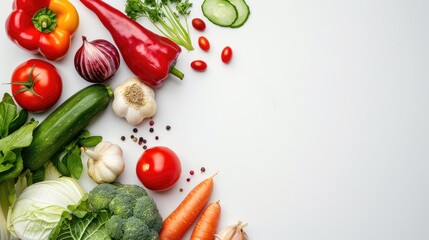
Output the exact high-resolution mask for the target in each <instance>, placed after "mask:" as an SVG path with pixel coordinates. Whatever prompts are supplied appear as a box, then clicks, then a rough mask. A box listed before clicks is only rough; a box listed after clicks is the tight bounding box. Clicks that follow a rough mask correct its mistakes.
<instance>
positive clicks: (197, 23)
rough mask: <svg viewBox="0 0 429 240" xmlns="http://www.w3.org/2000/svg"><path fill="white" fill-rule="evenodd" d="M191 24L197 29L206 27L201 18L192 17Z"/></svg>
mask: <svg viewBox="0 0 429 240" xmlns="http://www.w3.org/2000/svg"><path fill="white" fill-rule="evenodd" d="M192 26H193V27H194V28H195V29H196V30H198V31H204V29H206V23H205V22H204V21H203V20H202V19H201V18H194V19H192Z"/></svg>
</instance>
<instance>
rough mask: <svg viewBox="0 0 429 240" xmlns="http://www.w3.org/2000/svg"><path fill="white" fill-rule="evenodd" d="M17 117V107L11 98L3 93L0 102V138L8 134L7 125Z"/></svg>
mask: <svg viewBox="0 0 429 240" xmlns="http://www.w3.org/2000/svg"><path fill="white" fill-rule="evenodd" d="M17 116H18V115H17V107H16V105H15V103H14V102H13V99H12V97H11V96H10V95H9V94H8V93H5V94H4V95H3V99H2V101H1V102H0V138H4V137H6V136H7V135H8V134H9V125H10V123H11V122H13V120H14V119H15V118H16V117H17Z"/></svg>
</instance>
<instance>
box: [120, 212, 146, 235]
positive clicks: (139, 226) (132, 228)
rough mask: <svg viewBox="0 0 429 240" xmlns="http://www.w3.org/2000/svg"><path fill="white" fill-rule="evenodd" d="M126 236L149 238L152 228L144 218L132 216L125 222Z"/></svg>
mask: <svg viewBox="0 0 429 240" xmlns="http://www.w3.org/2000/svg"><path fill="white" fill-rule="evenodd" d="M123 229H124V236H123V239H126V240H142V239H147V237H148V236H149V234H150V233H151V229H150V228H149V227H148V226H147V225H146V223H144V222H143V221H142V220H140V219H138V218H136V217H130V218H128V219H127V220H126V221H125V224H124V228H123Z"/></svg>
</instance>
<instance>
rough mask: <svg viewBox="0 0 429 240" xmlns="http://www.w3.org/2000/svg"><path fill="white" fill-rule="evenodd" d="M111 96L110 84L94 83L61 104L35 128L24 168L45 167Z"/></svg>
mask: <svg viewBox="0 0 429 240" xmlns="http://www.w3.org/2000/svg"><path fill="white" fill-rule="evenodd" d="M111 96H112V90H111V89H110V87H109V86H105V85H101V84H94V85H91V86H88V87H86V88H84V89H82V90H80V91H79V92H77V93H75V94H74V95H73V96H71V97H70V98H69V99H67V101H65V102H64V103H62V104H61V106H59V107H58V108H57V109H55V111H53V112H52V113H51V114H50V115H49V116H48V117H47V118H46V119H45V120H43V121H42V122H41V123H40V124H39V126H37V128H36V129H35V130H34V139H33V141H32V142H31V144H30V146H29V147H27V148H25V149H24V150H23V152H22V156H23V159H24V165H25V167H26V168H29V169H30V170H32V171H34V170H37V169H39V168H41V167H43V165H44V164H45V163H47V162H48V161H49V160H50V159H51V158H52V157H54V155H55V154H57V153H58V152H59V151H60V150H61V149H62V148H63V147H64V146H66V145H67V144H69V143H70V142H71V141H72V140H73V139H74V138H75V137H76V136H77V135H78V134H79V133H80V132H81V131H82V130H83V129H84V128H85V127H86V126H87V125H88V124H89V123H90V122H91V121H92V120H93V119H95V118H96V117H97V116H98V115H99V114H100V113H101V112H103V111H104V110H105V109H106V108H107V106H108V105H109V102H110V98H111ZM78 150H79V148H78ZM79 151H80V150H79Z"/></svg>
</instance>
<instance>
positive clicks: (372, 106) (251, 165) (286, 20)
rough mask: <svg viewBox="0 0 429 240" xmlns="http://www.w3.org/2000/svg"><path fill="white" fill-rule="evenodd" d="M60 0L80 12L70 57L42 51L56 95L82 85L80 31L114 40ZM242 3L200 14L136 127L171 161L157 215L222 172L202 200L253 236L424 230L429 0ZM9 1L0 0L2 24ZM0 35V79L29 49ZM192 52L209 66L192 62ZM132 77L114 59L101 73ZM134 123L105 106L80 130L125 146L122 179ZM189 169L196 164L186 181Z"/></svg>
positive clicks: (307, 239) (130, 178)
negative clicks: (175, 174)
mask: <svg viewBox="0 0 429 240" xmlns="http://www.w3.org/2000/svg"><path fill="white" fill-rule="evenodd" d="M71 2H72V3H73V4H74V5H75V7H76V8H77V9H78V11H79V14H80V19H81V22H80V27H79V30H78V32H77V33H76V36H75V38H74V39H73V43H72V46H71V49H70V52H69V54H68V56H67V57H66V58H65V59H64V60H62V61H59V62H53V63H54V64H55V66H57V68H58V70H59V71H60V73H61V75H62V76H63V83H64V92H63V95H62V97H61V99H60V101H61V102H62V101H64V100H65V99H66V98H68V97H69V96H71V95H72V94H73V93H74V92H76V91H78V90H79V89H81V88H83V87H85V86H88V85H89V83H88V82H86V81H84V80H83V79H81V78H80V77H79V76H78V74H77V73H76V71H75V69H74V66H73V57H74V53H75V52H76V50H77V49H78V48H79V47H80V44H81V36H82V35H85V36H86V37H87V38H88V39H89V40H94V39H97V38H104V39H107V40H110V41H111V40H112V39H111V37H110V35H109V34H108V32H107V31H106V30H105V29H104V27H103V26H102V25H101V23H100V22H99V20H98V19H97V18H96V17H95V15H94V14H92V13H91V12H90V11H89V10H87V9H86V8H85V7H84V6H83V5H82V4H81V3H80V2H79V1H77V0H71ZM106 2H108V3H110V4H112V5H113V6H115V7H117V8H120V9H121V10H123V9H124V6H125V1H117V0H116V1H113V0H106ZM193 2H194V8H193V9H192V15H191V17H203V16H202V13H201V10H200V5H201V1H193ZM248 4H249V5H250V8H251V12H252V13H251V16H250V18H249V20H248V22H247V23H246V24H245V25H244V26H243V27H242V28H239V29H228V28H221V27H217V26H215V25H213V24H211V23H209V22H208V21H206V23H207V29H206V31H205V32H203V33H200V32H197V31H195V30H194V29H191V36H192V39H193V42H194V46H195V47H196V49H195V50H194V51H192V52H187V51H186V50H184V51H183V52H182V54H181V55H180V57H179V59H178V63H177V68H179V69H181V70H182V71H183V72H184V73H185V75H186V76H185V79H184V80H183V81H180V80H178V79H176V78H174V77H170V78H168V79H167V81H166V83H165V84H164V86H163V87H162V88H160V89H158V90H156V94H157V102H158V107H159V108H158V112H157V114H156V116H155V117H154V121H155V133H154V134H150V133H149V132H148V128H149V127H148V126H149V125H148V121H145V122H143V123H142V124H141V125H139V126H138V128H139V133H138V135H142V136H145V137H147V138H148V139H149V140H148V141H149V142H148V146H149V147H151V146H155V145H165V146H168V147H170V148H172V149H173V150H174V151H175V152H176V153H177V154H178V155H179V156H180V158H181V161H182V166H183V173H182V177H181V178H180V180H179V182H178V183H177V185H176V186H175V187H174V188H172V189H171V190H169V191H167V192H163V193H155V192H150V194H151V195H152V196H153V197H154V199H155V200H156V202H157V204H158V207H159V209H160V211H161V213H162V215H163V216H164V217H165V216H167V215H168V214H169V213H170V212H171V211H172V210H173V209H174V208H175V207H176V206H177V205H178V204H179V202H180V201H181V200H182V199H183V198H184V196H185V195H186V193H187V192H189V191H190V189H191V188H192V187H193V186H195V185H196V184H197V183H198V182H199V181H200V180H202V179H204V178H205V177H208V176H210V175H211V174H213V173H215V172H219V174H218V175H217V176H216V178H215V187H214V192H213V195H212V197H211V200H210V201H216V200H220V203H221V205H222V211H223V212H222V217H221V222H220V226H219V227H220V228H222V227H224V226H226V225H229V224H233V223H235V222H236V221H237V220H239V219H241V220H244V221H246V222H248V223H249V226H248V227H247V228H246V231H247V232H248V234H249V236H250V239H257V240H261V239H279V240H280V239H294V240H314V239H323V240H324V239H326V240H337V239H338V240H344V239H348V240H351V239H356V240H361V239H366V240H372V239H374V240H380V239H388V240H394V239H398V240H399V239H401V240H402V239H413V240H420V239H421V240H423V239H429V194H428V183H429V174H427V172H428V170H429V163H428V155H429V152H428V151H429V147H428V145H429V138H428V134H429V127H428V123H429V114H428V112H429V108H428V107H429V106H428V105H429V95H428V90H429V82H428V70H427V69H428V66H427V65H428V62H429V61H428V60H429V59H428V56H429V55H428V54H429V47H428V43H429V15H428V14H427V13H428V11H427V10H428V9H429V2H428V1H424V0H411V1H405V0H403V1H400V0H391V1H387V0H361V1H351V0H349V1H340V0H325V1H313V0H301V1H276V2H274V1H255V0H248ZM10 6H11V1H10V0H4V1H0V11H1V14H0V16H1V17H0V18H1V19H0V21H1V22H4V21H5V19H6V16H7V15H8V13H9V12H10ZM140 22H141V23H142V24H145V25H146V26H148V28H150V29H153V28H152V27H151V25H150V24H149V23H148V22H147V21H146V20H143V19H142V20H140ZM153 30H155V29H153ZM199 35H204V36H206V37H207V38H208V39H209V40H210V41H211V45H212V48H211V49H210V52H208V53H206V52H203V51H202V50H200V49H198V45H197V43H196V39H197V38H198V36H199ZM0 41H1V55H2V57H1V62H0V73H1V76H2V77H1V80H0V81H1V82H2V83H7V82H9V79H10V75H11V73H12V71H13V69H14V68H15V67H16V66H17V65H18V64H20V63H21V62H24V61H26V60H28V59H30V58H32V57H38V56H33V55H31V54H29V53H27V52H25V51H23V50H21V49H19V48H18V47H17V46H15V45H14V44H12V42H11V41H10V40H9V39H7V37H6V34H5V31H4V30H2V31H0ZM226 45H230V46H231V47H232V48H233V51H234V58H233V61H232V62H231V63H230V64H229V65H225V64H223V63H222V62H221V60H220V57H219V54H220V51H221V49H222V48H223V47H224V46H226ZM195 59H203V60H205V61H206V62H207V63H208V65H209V67H208V70H207V71H206V72H204V73H197V72H194V71H193V70H192V69H191V68H190V67H189V64H190V62H191V61H192V60H195ZM130 76H132V74H131V72H130V71H129V70H128V68H127V67H126V65H125V64H124V62H122V65H121V68H120V69H119V71H118V72H117V74H116V75H115V77H114V78H113V79H112V80H111V81H109V82H108V83H109V84H110V85H112V87H114V86H116V85H117V84H119V83H121V82H122V81H124V80H125V79H126V78H128V77H130ZM5 89H6V90H5ZM4 91H8V92H9V87H8V85H1V86H0V92H1V94H3V92H4ZM58 104H59V103H58ZM51 111H52V110H51ZM45 116H46V114H39V115H35V117H36V118H37V119H43V117H45ZM166 125H171V126H172V129H171V130H170V131H168V132H167V131H166V130H165V126H166ZM132 128H133V127H132V126H130V125H128V124H127V123H126V122H125V121H124V120H123V119H119V118H117V117H116V116H114V114H113V113H112V111H111V108H110V106H109V108H108V109H107V110H106V111H105V112H104V113H103V114H102V115H101V116H100V118H98V119H97V120H96V121H95V122H93V123H92V124H91V125H90V126H89V127H88V129H89V130H90V131H91V132H92V133H93V134H100V135H102V136H103V137H104V139H105V140H108V141H111V142H114V143H117V144H120V145H121V146H122V147H123V149H124V152H125V156H124V157H125V159H126V164H127V165H126V171H125V173H124V174H123V175H122V176H121V177H120V178H119V181H121V182H124V183H139V182H138V180H137V178H136V176H135V170H134V167H135V162H136V161H137V159H138V157H139V156H140V154H141V153H142V152H143V150H142V148H141V146H138V145H137V144H135V143H133V142H132V141H130V139H127V140H126V141H125V142H121V141H120V137H121V136H122V135H125V136H129V135H131V134H132ZM155 135H158V136H159V137H160V139H159V140H158V141H155V140H154V139H153V138H154V136H155ZM201 166H204V167H206V169H207V171H206V173H204V174H201V173H200V172H199V168H200V167H201ZM190 170H195V172H196V174H195V175H194V176H193V177H192V178H191V181H190V182H189V183H188V182H186V180H185V179H186V178H187V177H189V173H188V172H189V171H190ZM81 183H82V184H83V186H84V188H85V189H86V190H88V191H89V190H90V189H91V188H92V187H93V186H94V185H95V184H94V182H92V181H91V180H90V179H89V178H88V177H87V175H86V172H84V174H83V177H82V179H81ZM180 188H183V189H184V192H182V193H181V192H179V189H180Z"/></svg>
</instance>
